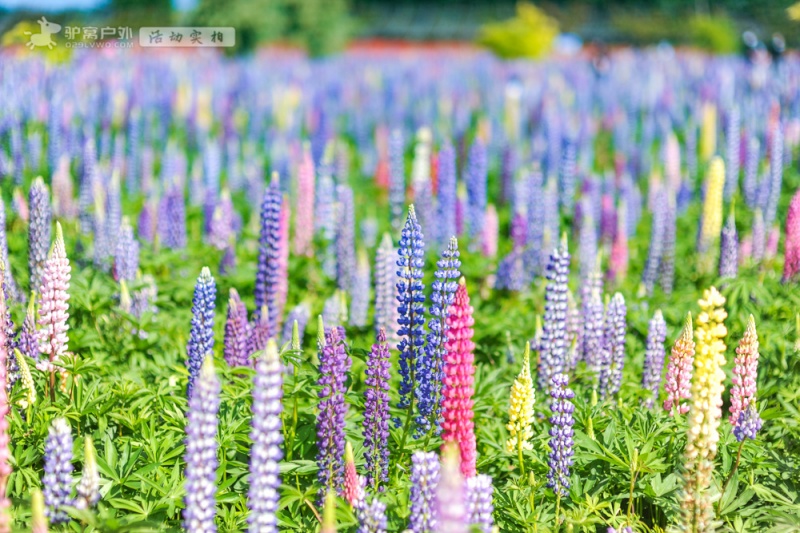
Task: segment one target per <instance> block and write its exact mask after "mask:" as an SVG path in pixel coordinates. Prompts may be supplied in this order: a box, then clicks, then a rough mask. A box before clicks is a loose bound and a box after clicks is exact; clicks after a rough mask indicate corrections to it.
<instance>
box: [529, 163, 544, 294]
mask: <svg viewBox="0 0 800 533" xmlns="http://www.w3.org/2000/svg"><path fill="white" fill-rule="evenodd" d="M542 180H543V177H542V173H541V171H540V170H539V169H538V168H536V167H534V168H533V170H532V171H531V173H530V176H529V178H528V195H529V198H528V199H527V201H528V250H527V252H526V253H525V263H526V266H527V269H528V279H533V277H534V276H535V275H536V274H538V273H539V272H541V269H540V265H541V263H542V250H543V245H544V243H543V242H542V240H543V237H544V209H543V206H544V190H543V182H542Z"/></svg>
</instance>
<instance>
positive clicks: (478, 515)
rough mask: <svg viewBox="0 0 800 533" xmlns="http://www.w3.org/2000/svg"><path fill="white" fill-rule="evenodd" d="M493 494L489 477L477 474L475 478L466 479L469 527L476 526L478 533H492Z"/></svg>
mask: <svg viewBox="0 0 800 533" xmlns="http://www.w3.org/2000/svg"><path fill="white" fill-rule="evenodd" d="M493 493H494V487H493V486H492V478H491V477H490V476H487V475H486V474H478V475H477V476H475V477H470V478H467V514H468V515H469V523H470V525H472V527H476V526H477V528H478V532H479V533H492V528H493V527H494V517H493V516H492V513H493V512H494V506H493V505H492V495H493Z"/></svg>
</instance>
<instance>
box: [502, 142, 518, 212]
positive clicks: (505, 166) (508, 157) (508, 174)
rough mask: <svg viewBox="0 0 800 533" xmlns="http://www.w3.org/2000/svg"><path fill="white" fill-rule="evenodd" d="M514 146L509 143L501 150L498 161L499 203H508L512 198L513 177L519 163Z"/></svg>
mask: <svg viewBox="0 0 800 533" xmlns="http://www.w3.org/2000/svg"><path fill="white" fill-rule="evenodd" d="M518 160H519V157H518V154H517V149H516V146H515V145H514V144H513V143H509V144H508V145H506V146H505V148H503V154H502V157H501V160H500V203H503V204H505V203H508V202H509V201H510V200H511V198H512V197H513V196H514V175H515V174H516V172H517V165H518V163H519V161H518Z"/></svg>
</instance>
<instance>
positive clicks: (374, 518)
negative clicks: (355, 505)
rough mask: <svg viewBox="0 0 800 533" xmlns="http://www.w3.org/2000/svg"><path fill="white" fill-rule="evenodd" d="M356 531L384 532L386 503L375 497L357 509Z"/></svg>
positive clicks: (364, 532) (365, 532)
mask: <svg viewBox="0 0 800 533" xmlns="http://www.w3.org/2000/svg"><path fill="white" fill-rule="evenodd" d="M358 533H386V504H385V503H382V502H380V501H379V500H378V499H377V498H375V499H373V500H372V501H371V502H370V503H368V504H366V505H363V506H362V507H361V508H360V509H359V510H358Z"/></svg>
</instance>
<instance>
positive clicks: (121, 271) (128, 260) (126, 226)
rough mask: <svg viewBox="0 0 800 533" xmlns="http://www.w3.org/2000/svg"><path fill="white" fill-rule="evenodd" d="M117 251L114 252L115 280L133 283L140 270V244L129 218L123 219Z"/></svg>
mask: <svg viewBox="0 0 800 533" xmlns="http://www.w3.org/2000/svg"><path fill="white" fill-rule="evenodd" d="M116 242H117V245H116V250H115V251H114V279H116V280H117V281H121V280H126V281H133V280H134V279H136V271H137V270H139V243H138V242H137V241H136V238H135V237H134V236H133V228H132V227H131V225H130V222H128V219H127V218H123V219H122V225H121V226H120V228H119V238H118V239H117V241H116Z"/></svg>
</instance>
